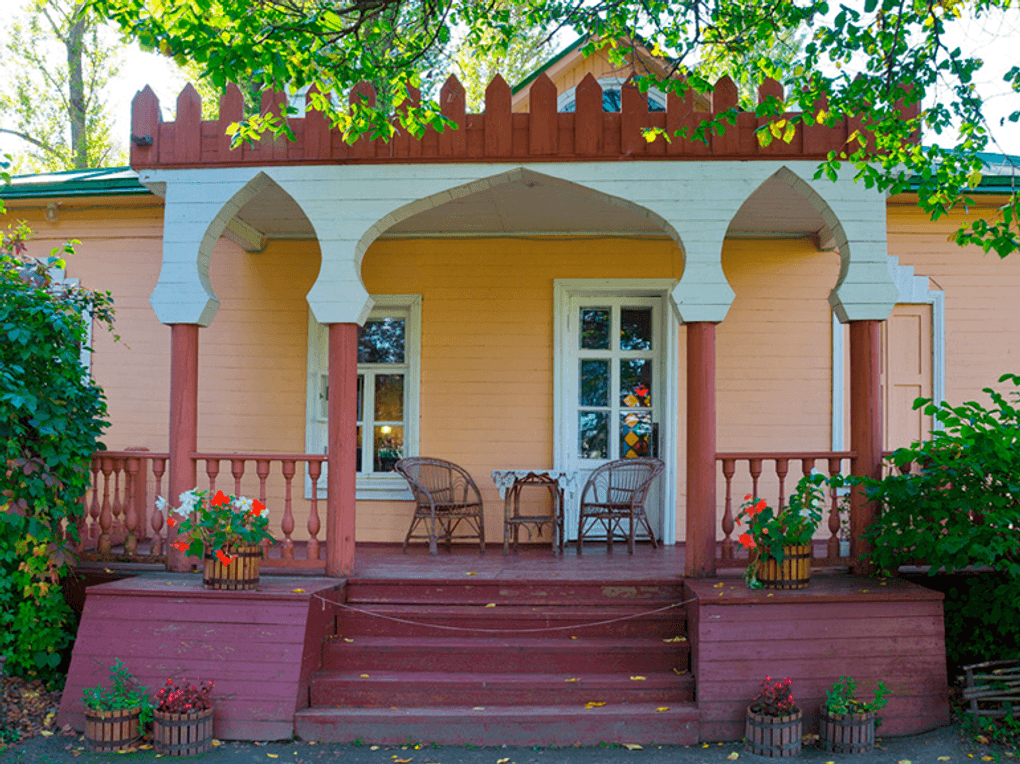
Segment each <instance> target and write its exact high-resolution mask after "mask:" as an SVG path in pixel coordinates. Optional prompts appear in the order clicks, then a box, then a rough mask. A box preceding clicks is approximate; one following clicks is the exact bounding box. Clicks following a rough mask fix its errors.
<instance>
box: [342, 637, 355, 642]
mask: <svg viewBox="0 0 1020 764" xmlns="http://www.w3.org/2000/svg"><path fill="white" fill-rule="evenodd" d="M353 641H354V640H353V639H351V638H350V637H344V642H353Z"/></svg>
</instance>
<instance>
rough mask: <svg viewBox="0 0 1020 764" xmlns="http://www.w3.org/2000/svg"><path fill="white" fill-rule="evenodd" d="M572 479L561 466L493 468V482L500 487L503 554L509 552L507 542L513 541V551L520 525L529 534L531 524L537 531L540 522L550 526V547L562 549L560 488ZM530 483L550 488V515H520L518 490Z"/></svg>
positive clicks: (561, 490)
mask: <svg viewBox="0 0 1020 764" xmlns="http://www.w3.org/2000/svg"><path fill="white" fill-rule="evenodd" d="M570 480H571V475H570V473H567V472H564V471H562V470H493V471H492V482H494V483H495V484H496V487H497V488H498V489H499V495H500V498H502V499H503V554H509V553H510V542H511V540H512V541H513V545H514V551H515V552H516V551H517V542H518V541H519V539H520V532H521V526H524V528H525V530H527V532H528V538H531V528H532V527H533V528H534V529H535V532H536V533H539V532H541V529H542V528H543V526H546V525H550V526H552V550H553V552H554V553H555V552H562V551H563V544H564V536H563V492H564V487H565V486H566V485H567V483H569V482H570ZM529 486H534V487H538V488H543V489H545V490H547V491H549V495H550V497H551V499H552V514H551V515H522V514H521V491H522V490H523V489H524V488H526V487H529Z"/></svg>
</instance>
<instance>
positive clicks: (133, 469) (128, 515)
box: [124, 457, 138, 554]
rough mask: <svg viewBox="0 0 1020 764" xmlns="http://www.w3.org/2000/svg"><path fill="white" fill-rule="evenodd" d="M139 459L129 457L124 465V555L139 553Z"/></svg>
mask: <svg viewBox="0 0 1020 764" xmlns="http://www.w3.org/2000/svg"><path fill="white" fill-rule="evenodd" d="M137 481H138V459H136V458H134V457H128V458H127V460H126V463H125V465H124V492H125V496H124V499H125V501H124V506H125V510H124V526H125V528H126V530H127V536H126V537H125V539H124V554H134V553H135V552H137V551H138V508H137V507H136V506H135V487H136V486H137V485H138V483H137Z"/></svg>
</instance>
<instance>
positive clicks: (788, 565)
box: [758, 544, 811, 589]
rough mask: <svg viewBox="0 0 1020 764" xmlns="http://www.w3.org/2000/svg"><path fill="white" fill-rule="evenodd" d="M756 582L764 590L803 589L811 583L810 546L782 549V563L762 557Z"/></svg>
mask: <svg viewBox="0 0 1020 764" xmlns="http://www.w3.org/2000/svg"><path fill="white" fill-rule="evenodd" d="M758 580H759V581H760V582H761V585H762V586H764V587H765V588H766V589H804V588H806V587H807V585H808V584H810V583H811V545H810V544H801V545H798V546H784V547H783V561H782V562H777V561H776V560H774V559H772V558H771V557H763V558H762V559H761V561H760V562H759V563H758Z"/></svg>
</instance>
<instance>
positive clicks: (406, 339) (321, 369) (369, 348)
mask: <svg viewBox="0 0 1020 764" xmlns="http://www.w3.org/2000/svg"><path fill="white" fill-rule="evenodd" d="M374 299H375V307H374V308H373V310H372V312H371V313H370V314H369V317H368V319H367V320H366V321H365V325H364V326H362V327H360V328H359V330H358V413H357V416H358V423H357V427H358V450H357V474H358V484H357V496H358V498H359V499H407V498H410V493H409V491H408V489H407V483H406V482H405V481H404V479H403V478H401V477H400V476H399V475H397V474H396V473H395V472H394V471H393V468H394V465H395V464H396V462H397V460H398V459H401V458H403V457H405V456H414V455H416V454H417V453H418V400H419V392H418V387H419V360H420V353H421V339H420V338H421V329H420V327H421V297H420V296H418V295H379V296H375V297H374ZM327 340H328V331H327V328H326V327H325V326H323V325H321V324H319V323H318V322H316V321H315V320H314V318H312V317H310V318H309V347H308V358H309V365H308V372H309V374H308V378H309V385H308V391H309V395H308V399H309V405H308V412H309V421H308V424H307V429H306V436H305V440H306V448H307V450H308V453H326V444H327V443H328V433H327V429H326V428H327V425H328V406H327V402H328V400H329V387H328V384H329V350H328V345H327ZM319 486H320V492H322V491H324V486H325V480H324V479H321V480H320V482H319ZM308 490H309V491H310V490H311V488H310V486H309V488H308Z"/></svg>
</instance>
